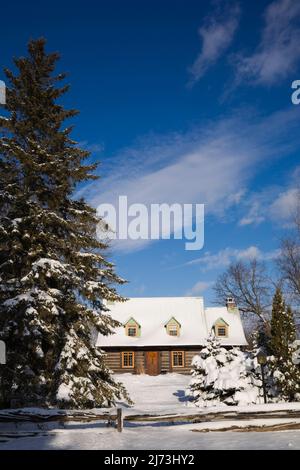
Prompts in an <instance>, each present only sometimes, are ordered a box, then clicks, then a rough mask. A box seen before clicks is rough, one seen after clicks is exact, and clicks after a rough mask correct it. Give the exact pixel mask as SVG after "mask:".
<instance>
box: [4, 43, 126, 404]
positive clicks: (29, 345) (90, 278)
mask: <svg viewBox="0 0 300 470" xmlns="http://www.w3.org/2000/svg"><path fill="white" fill-rule="evenodd" d="M58 58H59V55H58V54H57V53H52V54H47V53H46V51H45V40H44V39H39V40H36V41H31V42H30V43H29V45H28V57H22V58H19V59H15V61H14V62H15V66H16V68H17V74H16V75H15V74H13V72H11V71H10V70H6V76H7V79H8V83H7V84H8V88H7V105H6V109H7V112H8V115H9V117H8V118H6V119H5V118H0V131H1V135H0V185H1V187H0V202H1V212H0V227H1V228H0V230H1V233H0V236H1V242H0V276H1V277H0V339H2V340H4V341H5V342H6V347H7V366H6V367H3V368H2V376H1V387H0V402H1V404H2V406H10V405H11V404H12V403H13V402H14V401H15V400H17V401H21V403H27V404H28V403H31V404H34V405H42V406H47V405H59V406H65V407H93V406H105V405H107V404H112V403H114V401H115V399H116V398H119V397H120V396H122V395H123V396H127V395H126V392H125V390H124V388H123V387H122V385H121V384H119V383H117V382H115V380H114V379H113V377H112V376H111V372H110V371H109V370H108V369H107V368H106V366H105V364H104V356H103V354H104V353H103V352H102V351H99V350H98V348H97V347H96V346H95V336H96V335H95V333H97V332H101V333H102V334H104V335H109V334H111V333H112V331H113V329H114V327H116V326H118V322H116V321H114V320H113V319H112V318H111V317H110V315H109V313H108V310H107V308H106V307H105V301H106V300H109V301H122V300H123V299H122V298H121V297H120V296H119V295H118V294H117V292H116V288H115V285H116V284H120V283H122V282H124V281H123V280H122V279H120V278H119V277H118V276H117V275H116V274H115V271H114V266H113V265H112V264H111V263H110V262H109V261H107V259H106V258H105V256H104V253H105V249H106V248H107V245H106V243H104V242H103V241H100V240H98V239H97V238H96V227H97V225H98V224H101V220H100V219H99V218H98V216H97V214H96V210H95V209H93V208H92V207H90V206H89V205H88V204H87V203H86V202H85V201H84V200H83V199H74V198H73V193H74V189H75V188H76V185H77V184H78V183H80V182H84V181H86V180H90V179H95V176H94V175H93V171H94V170H95V168H96V165H85V164H84V160H85V159H86V158H87V157H88V156H89V153H88V152H86V151H83V150H81V149H80V148H78V146H77V144H76V142H74V141H73V140H72V139H71V137H70V134H71V130H72V127H70V126H69V127H66V126H65V124H64V123H65V120H66V119H68V118H72V117H73V116H75V115H76V114H77V111H74V110H65V109H64V107H63V106H62V105H61V104H59V102H58V99H60V98H61V97H62V96H63V95H64V93H65V92H66V91H67V90H68V86H59V84H60V82H61V81H62V80H63V79H64V78H65V75H64V74H59V75H55V74H54V72H55V65H56V62H57V60H58Z"/></svg>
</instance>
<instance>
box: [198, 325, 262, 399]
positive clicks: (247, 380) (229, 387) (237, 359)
mask: <svg viewBox="0 0 300 470" xmlns="http://www.w3.org/2000/svg"><path fill="white" fill-rule="evenodd" d="M192 367H193V369H192V380H191V383H190V395H191V397H192V399H193V400H194V401H195V404H196V405H197V406H199V407H202V406H203V407H208V406H215V405H217V404H219V403H224V404H226V405H238V404H250V403H257V402H259V401H260V398H259V397H260V395H261V391H260V381H259V379H258V378H257V374H256V373H255V371H254V365H253V362H252V361H251V359H250V357H249V356H248V355H247V354H246V353H244V352H243V351H241V350H240V349H239V348H231V349H225V348H224V347H222V346H221V343H220V341H219V340H218V339H217V338H216V337H215V336H214V335H213V334H212V335H211V336H210V337H209V338H208V339H207V341H206V344H205V347H204V348H203V349H202V350H201V352H200V354H199V355H197V356H195V357H194V358H193V361H192Z"/></svg>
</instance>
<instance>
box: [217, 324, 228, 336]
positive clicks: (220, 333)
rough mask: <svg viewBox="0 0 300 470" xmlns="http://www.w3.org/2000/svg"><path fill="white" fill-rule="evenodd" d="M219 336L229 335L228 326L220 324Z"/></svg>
mask: <svg viewBox="0 0 300 470" xmlns="http://www.w3.org/2000/svg"><path fill="white" fill-rule="evenodd" d="M217 336H227V328H226V326H218V327H217Z"/></svg>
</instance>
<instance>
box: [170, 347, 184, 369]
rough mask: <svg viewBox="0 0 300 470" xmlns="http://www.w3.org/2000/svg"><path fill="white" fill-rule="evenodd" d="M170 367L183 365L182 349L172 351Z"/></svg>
mask: <svg viewBox="0 0 300 470" xmlns="http://www.w3.org/2000/svg"><path fill="white" fill-rule="evenodd" d="M172 367H184V352H183V351H172Z"/></svg>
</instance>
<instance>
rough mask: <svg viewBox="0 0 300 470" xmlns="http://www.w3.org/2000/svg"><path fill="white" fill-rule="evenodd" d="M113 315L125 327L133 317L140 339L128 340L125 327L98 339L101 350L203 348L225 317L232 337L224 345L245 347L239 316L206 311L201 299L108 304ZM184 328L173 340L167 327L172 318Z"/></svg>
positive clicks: (141, 299) (144, 299) (220, 310)
mask: <svg viewBox="0 0 300 470" xmlns="http://www.w3.org/2000/svg"><path fill="white" fill-rule="evenodd" d="M107 307H108V308H109V309H110V315H111V316H112V317H113V318H114V319H115V320H118V321H119V322H120V323H122V325H125V324H126V322H127V321H128V319H129V318H131V317H133V318H134V319H135V320H136V321H137V322H138V323H139V324H140V325H141V332H140V335H139V336H136V337H132V336H126V334H125V328H124V326H122V327H119V328H116V329H115V334H113V335H110V336H103V335H101V334H99V335H98V339H97V346H100V347H103V348H105V347H122V346H123V347H124V346H127V347H128V346H131V347H145V346H170V347H171V346H175V347H176V346H200V345H202V344H204V342H205V340H206V338H207V337H208V335H209V333H210V331H211V328H212V326H213V324H214V322H215V321H216V320H217V319H218V318H219V317H222V318H223V319H224V320H225V321H226V322H227V323H228V325H229V336H228V337H227V338H220V339H221V342H222V344H224V345H246V344H247V341H246V338H245V335H244V331H243V326H242V323H241V319H240V315H239V312H238V311H236V312H234V313H229V312H228V311H227V308H226V307H224V308H223V307H221V308H209V309H206V310H204V303H203V298H202V297H136V298H130V299H128V300H127V301H126V302H118V303H114V304H108V305H107ZM172 317H173V318H175V319H176V320H177V321H178V322H179V323H180V325H181V328H180V335H179V336H170V335H168V334H167V332H166V328H165V325H166V323H168V321H169V320H170V318H172Z"/></svg>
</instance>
